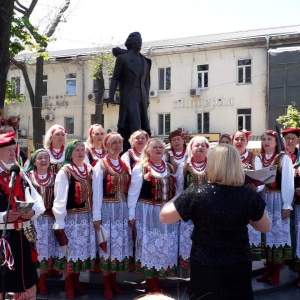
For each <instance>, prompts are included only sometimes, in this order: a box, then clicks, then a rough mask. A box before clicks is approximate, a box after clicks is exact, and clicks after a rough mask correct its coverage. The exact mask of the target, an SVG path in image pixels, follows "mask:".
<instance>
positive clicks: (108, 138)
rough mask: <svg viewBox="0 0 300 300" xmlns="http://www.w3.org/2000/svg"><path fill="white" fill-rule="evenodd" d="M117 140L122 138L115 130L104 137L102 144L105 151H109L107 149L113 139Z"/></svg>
mask: <svg viewBox="0 0 300 300" xmlns="http://www.w3.org/2000/svg"><path fill="white" fill-rule="evenodd" d="M117 140H122V141H123V140H124V139H123V138H122V136H121V134H119V133H117V132H114V131H113V132H110V133H109V134H108V135H107V136H106V138H105V139H104V142H103V146H104V148H105V150H106V151H107V152H109V151H108V150H109V149H110V146H111V144H112V143H114V142H115V141H117Z"/></svg>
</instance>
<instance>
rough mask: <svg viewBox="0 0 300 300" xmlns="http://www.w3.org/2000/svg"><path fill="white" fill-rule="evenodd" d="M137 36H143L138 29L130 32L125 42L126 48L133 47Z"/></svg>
mask: <svg viewBox="0 0 300 300" xmlns="http://www.w3.org/2000/svg"><path fill="white" fill-rule="evenodd" d="M136 36H140V37H141V34H140V33H139V32H137V31H135V32H132V33H130V34H129V36H128V38H127V40H126V42H125V46H126V48H127V49H128V50H130V49H131V47H132V41H133V40H134V39H135V37H136Z"/></svg>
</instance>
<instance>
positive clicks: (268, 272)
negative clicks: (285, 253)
mask: <svg viewBox="0 0 300 300" xmlns="http://www.w3.org/2000/svg"><path fill="white" fill-rule="evenodd" d="M272 273H273V263H272V262H271V261H268V260H267V262H266V268H265V271H264V272H263V274H262V276H261V277H259V278H256V281H257V282H266V281H268V279H269V278H270V277H271V276H272Z"/></svg>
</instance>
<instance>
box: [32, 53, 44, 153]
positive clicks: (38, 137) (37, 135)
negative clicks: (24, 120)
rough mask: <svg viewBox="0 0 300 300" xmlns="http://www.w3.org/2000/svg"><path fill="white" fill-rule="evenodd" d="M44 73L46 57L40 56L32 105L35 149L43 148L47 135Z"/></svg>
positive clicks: (37, 63) (37, 60)
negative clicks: (44, 118)
mask: <svg viewBox="0 0 300 300" xmlns="http://www.w3.org/2000/svg"><path fill="white" fill-rule="evenodd" d="M43 72H44V57H43V56H39V57H37V59H36V71H35V93H34V94H35V95H34V101H33V103H34V104H33V105H32V115H33V116H34V117H33V118H32V121H33V124H32V125H33V144H34V147H35V149H39V148H42V147H43V134H44V133H45V122H44V120H42V97H43Z"/></svg>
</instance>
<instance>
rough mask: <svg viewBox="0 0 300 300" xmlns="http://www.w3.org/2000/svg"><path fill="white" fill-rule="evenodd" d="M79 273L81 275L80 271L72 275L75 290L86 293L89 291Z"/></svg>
mask: <svg viewBox="0 0 300 300" xmlns="http://www.w3.org/2000/svg"><path fill="white" fill-rule="evenodd" d="M79 275H80V273H74V274H73V275H72V276H73V282H74V289H75V292H78V293H80V294H86V293H87V290H86V288H85V287H84V286H83V285H82V284H81V283H80V282H79Z"/></svg>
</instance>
